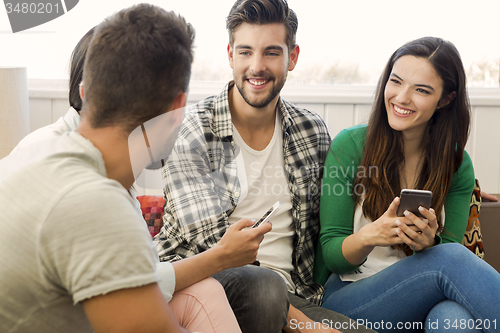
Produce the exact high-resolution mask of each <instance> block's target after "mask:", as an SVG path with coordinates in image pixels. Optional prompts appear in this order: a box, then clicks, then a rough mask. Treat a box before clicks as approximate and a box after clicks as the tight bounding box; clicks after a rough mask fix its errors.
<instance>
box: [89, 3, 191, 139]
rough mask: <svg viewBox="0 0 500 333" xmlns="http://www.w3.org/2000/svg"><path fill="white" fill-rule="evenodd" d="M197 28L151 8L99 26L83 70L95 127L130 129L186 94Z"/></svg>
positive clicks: (141, 8)
mask: <svg viewBox="0 0 500 333" xmlns="http://www.w3.org/2000/svg"><path fill="white" fill-rule="evenodd" d="M193 40H194V30H193V28H192V26H191V25H190V24H188V23H186V21H185V20H184V18H183V17H181V16H179V15H177V14H175V13H173V12H167V11H165V10H164V9H162V8H159V7H157V6H154V5H149V4H140V5H135V6H132V7H130V8H127V9H124V10H121V11H120V12H118V13H116V14H114V15H113V16H111V17H109V18H107V19H106V20H105V21H104V22H102V23H101V24H99V26H97V28H96V30H95V32H94V37H93V39H92V42H91V45H90V48H89V51H88V54H87V57H86V60H85V66H84V71H83V79H84V88H85V89H84V101H83V115H85V114H86V113H87V112H88V116H89V117H90V118H89V119H90V122H91V125H92V126H93V127H94V128H101V127H107V126H115V125H120V126H123V128H124V129H125V130H127V131H132V130H133V129H134V128H136V127H137V126H139V125H140V124H142V123H144V122H146V121H148V120H150V119H152V118H154V117H156V116H158V115H160V114H162V113H164V112H165V111H167V110H168V108H169V107H170V106H171V104H172V102H173V100H174V98H175V97H176V96H177V95H178V94H179V93H180V92H186V91H187V89H188V85H189V78H190V75H191V64H192V62H193V51H192V45H193Z"/></svg>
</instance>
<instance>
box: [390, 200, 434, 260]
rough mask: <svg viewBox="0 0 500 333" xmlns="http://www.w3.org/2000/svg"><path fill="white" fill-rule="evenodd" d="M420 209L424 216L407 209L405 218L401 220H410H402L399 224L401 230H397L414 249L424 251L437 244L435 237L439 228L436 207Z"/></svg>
mask: <svg viewBox="0 0 500 333" xmlns="http://www.w3.org/2000/svg"><path fill="white" fill-rule="evenodd" d="M418 210H419V212H420V214H422V215H423V216H424V218H423V219H422V218H419V217H417V216H416V215H415V214H413V213H412V212H409V211H405V212H404V214H405V218H404V219H401V220H406V221H408V222H406V223H405V222H404V221H401V220H400V224H398V226H399V230H398V231H397V233H398V236H399V238H401V240H403V242H404V243H405V244H407V245H408V246H409V247H410V248H411V249H412V250H413V251H422V250H425V249H427V248H429V247H431V246H433V245H435V244H434V238H435V236H436V232H437V229H438V223H437V218H436V212H435V211H434V209H432V208H431V209H426V208H424V207H419V209H418ZM396 223H397V222H396Z"/></svg>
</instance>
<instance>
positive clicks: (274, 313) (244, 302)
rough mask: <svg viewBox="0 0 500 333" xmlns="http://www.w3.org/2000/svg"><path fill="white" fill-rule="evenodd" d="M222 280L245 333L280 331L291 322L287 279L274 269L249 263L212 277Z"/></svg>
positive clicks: (277, 332) (273, 332) (272, 332)
mask: <svg viewBox="0 0 500 333" xmlns="http://www.w3.org/2000/svg"><path fill="white" fill-rule="evenodd" d="M212 277H213V278H214V279H216V280H217V281H219V282H220V284H221V285H222V287H223V288H224V290H225V291H226V296H227V299H228V301H229V305H231V308H232V309H233V312H234V315H235V316H236V320H237V321H238V324H239V325H240V328H241V331H242V333H256V332H259V333H261V332H262V333H279V332H281V330H282V328H283V327H285V326H286V324H287V316H288V307H289V302H288V297H287V293H288V290H287V287H286V283H285V281H284V280H283V279H282V278H281V277H280V276H279V275H278V274H276V273H275V272H273V271H271V270H270V269H267V268H263V267H259V266H253V265H246V266H242V267H237V268H230V269H226V270H223V271H221V272H219V273H217V274H215V275H213V276H212Z"/></svg>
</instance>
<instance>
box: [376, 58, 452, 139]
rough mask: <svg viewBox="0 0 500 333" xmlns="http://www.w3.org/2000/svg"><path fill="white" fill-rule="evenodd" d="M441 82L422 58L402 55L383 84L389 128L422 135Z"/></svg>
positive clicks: (436, 98)
mask: <svg viewBox="0 0 500 333" xmlns="http://www.w3.org/2000/svg"><path fill="white" fill-rule="evenodd" d="M442 93H443V80H442V79H441V77H440V76H439V75H438V74H437V72H436V70H435V69H434V67H433V66H432V64H431V63H430V62H429V61H428V60H427V59H425V58H419V57H415V56H411V55H406V56H402V57H401V58H399V59H398V60H396V62H395V63H394V66H393V68H392V72H391V74H390V76H389V80H388V81H387V83H386V85H385V91H384V100H385V107H386V111H387V119H388V121H389V125H390V126H391V128H392V129H394V130H396V131H403V132H405V133H406V134H411V133H415V134H416V135H421V134H422V133H423V132H424V130H425V128H426V126H427V123H428V122H429V119H431V117H432V115H433V114H434V112H435V111H436V109H437V108H438V107H440V105H439V101H440V100H441V96H442Z"/></svg>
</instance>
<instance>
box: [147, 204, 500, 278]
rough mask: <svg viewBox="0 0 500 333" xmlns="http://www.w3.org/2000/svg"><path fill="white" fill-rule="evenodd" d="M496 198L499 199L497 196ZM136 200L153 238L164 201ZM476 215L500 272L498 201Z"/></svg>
mask: <svg viewBox="0 0 500 333" xmlns="http://www.w3.org/2000/svg"><path fill="white" fill-rule="evenodd" d="M496 196H497V197H498V198H500V195H499V194H496ZM137 199H138V200H139V202H140V204H141V210H142V215H143V217H144V220H145V221H146V223H147V225H148V229H149V232H150V234H151V237H154V236H155V235H156V234H157V233H158V232H159V231H160V229H161V227H162V225H163V218H162V215H163V206H164V204H165V201H164V199H163V197H162V196H159V195H141V196H138V197H137ZM478 213H479V221H480V226H481V233H482V242H483V244H482V246H483V248H484V260H485V261H486V262H487V263H488V264H490V265H491V266H493V268H495V269H496V270H497V271H498V272H500V241H499V240H498V239H499V237H500V201H499V202H490V201H486V200H483V201H482V203H481V205H480V207H479V212H478ZM471 214H472V213H471Z"/></svg>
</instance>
